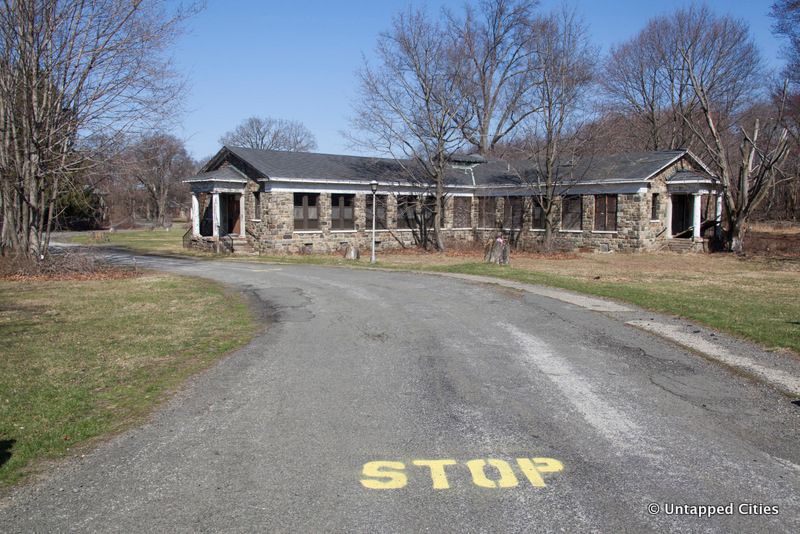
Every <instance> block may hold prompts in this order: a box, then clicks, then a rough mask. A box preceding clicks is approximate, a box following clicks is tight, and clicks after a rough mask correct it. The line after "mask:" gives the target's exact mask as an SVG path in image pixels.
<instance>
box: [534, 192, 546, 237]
mask: <svg viewBox="0 0 800 534" xmlns="http://www.w3.org/2000/svg"><path fill="white" fill-rule="evenodd" d="M542 202H543V201H542V198H541V197H538V198H534V199H531V204H533V215H532V217H531V228H533V229H534V230H544V229H545V224H546V223H547V221H546V218H545V213H544V209H543V208H542Z"/></svg>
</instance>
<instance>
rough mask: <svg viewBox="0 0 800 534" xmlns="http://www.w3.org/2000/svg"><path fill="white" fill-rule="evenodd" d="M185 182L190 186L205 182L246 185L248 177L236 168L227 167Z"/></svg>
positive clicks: (204, 173)
mask: <svg viewBox="0 0 800 534" xmlns="http://www.w3.org/2000/svg"><path fill="white" fill-rule="evenodd" d="M184 181H185V182H186V183H190V184H196V183H204V182H228V183H236V184H246V183H247V177H246V176H245V175H244V174H242V173H241V172H239V171H238V170H236V168H234V167H232V166H230V165H226V166H225V167H220V168H219V169H217V170H215V171H210V172H201V173H200V174H198V175H197V176H195V177H193V178H189V179H188V180H184Z"/></svg>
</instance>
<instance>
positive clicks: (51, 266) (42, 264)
mask: <svg viewBox="0 0 800 534" xmlns="http://www.w3.org/2000/svg"><path fill="white" fill-rule="evenodd" d="M139 274H140V272H138V271H136V270H134V269H131V268H126V267H120V266H117V265H110V264H108V263H106V262H105V261H102V260H99V259H98V258H96V257H94V256H92V255H90V254H82V253H71V254H59V255H53V256H50V257H48V258H46V259H44V260H36V259H32V258H25V257H21V256H2V257H0V280H11V281H15V282H38V281H50V280H52V281H64V280H70V281H89V280H121V279H125V278H133V277H136V276H139Z"/></svg>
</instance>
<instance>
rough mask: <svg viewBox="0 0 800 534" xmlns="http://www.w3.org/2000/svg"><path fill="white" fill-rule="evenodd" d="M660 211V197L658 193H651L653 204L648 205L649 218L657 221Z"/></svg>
mask: <svg viewBox="0 0 800 534" xmlns="http://www.w3.org/2000/svg"><path fill="white" fill-rule="evenodd" d="M659 211H661V204H660V197H659V196H658V193H653V204H652V206H651V207H650V220H651V221H657V220H658V219H659V217H658V212H659Z"/></svg>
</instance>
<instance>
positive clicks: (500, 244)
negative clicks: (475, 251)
mask: <svg viewBox="0 0 800 534" xmlns="http://www.w3.org/2000/svg"><path fill="white" fill-rule="evenodd" d="M509 254H510V244H509V243H508V241H507V240H506V239H503V236H497V238H496V239H495V240H494V241H493V242H492V243H490V244H489V246H488V247H487V249H486V255H485V256H484V261H485V262H486V263H496V264H498V265H508V264H509V262H510V258H509Z"/></svg>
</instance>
